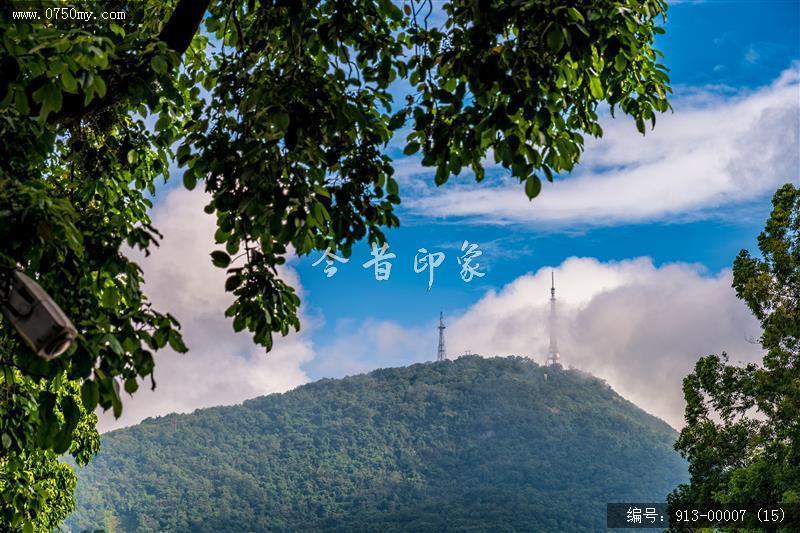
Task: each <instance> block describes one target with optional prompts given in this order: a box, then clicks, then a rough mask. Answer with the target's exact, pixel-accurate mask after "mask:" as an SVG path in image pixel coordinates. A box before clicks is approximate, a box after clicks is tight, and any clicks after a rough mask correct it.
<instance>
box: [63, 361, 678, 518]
mask: <svg viewBox="0 0 800 533" xmlns="http://www.w3.org/2000/svg"><path fill="white" fill-rule="evenodd" d="M545 374H547V377H546V378H545ZM676 436H677V433H676V432H675V430H673V429H672V428H671V427H669V426H668V425H667V424H666V423H664V422H662V421H661V420H659V419H657V418H655V417H652V416H650V415H648V414H647V413H645V412H643V411H642V410H640V409H638V408H637V407H636V406H635V405H633V404H631V403H630V402H628V401H626V400H624V399H623V398H622V397H620V396H619V395H617V394H616V393H615V392H614V391H613V390H611V388H610V387H609V386H608V385H607V384H606V383H605V382H603V381H601V380H599V379H597V378H594V377H592V376H590V375H587V374H583V373H581V372H578V371H575V370H558V369H554V368H552V367H549V368H546V367H541V366H538V365H537V364H536V363H534V362H532V361H530V360H529V359H525V358H517V357H511V358H492V359H487V358H481V357H478V356H464V357H461V358H459V359H457V360H455V361H444V362H441V363H424V364H416V365H413V366H410V367H406V368H391V369H385V370H377V371H375V372H372V373H370V374H366V375H360V376H354V377H349V378H345V379H341V380H331V379H324V380H321V381H318V382H316V383H312V384H309V385H305V386H302V387H300V388H298V389H295V390H293V391H291V392H288V393H285V394H274V395H270V396H265V397H262V398H257V399H254V400H250V401H247V402H245V403H244V404H243V405H239V406H232V407H218V408H212V409H204V410H199V411H196V412H194V413H193V414H188V415H169V416H165V417H160V418H157V419H148V420H145V421H144V422H143V423H141V424H140V425H138V426H134V427H131V428H126V429H122V430H118V431H114V432H111V433H108V434H105V435H104V436H103V439H104V446H103V449H102V450H101V451H100V453H99V454H98V456H97V457H96V459H95V460H94V461H93V462H92V463H90V465H89V466H87V467H86V468H83V469H80V470H79V482H78V489H77V492H76V494H77V505H78V507H77V512H76V514H75V516H74V517H72V518H71V519H70V520H69V521H68V522H67V524H68V525H70V526H72V527H73V531H82V530H84V529H90V530H91V529H93V528H96V527H100V528H102V527H104V524H105V523H106V521H108V520H110V521H112V523H115V524H118V531H126V532H145V531H153V532H154V531H194V532H204V531H208V532H212V531H213V532H217V531H230V532H238V531H310V530H337V531H376V532H377V531H421V530H426V531H444V530H453V531H586V530H598V529H603V528H605V520H606V503H607V502H611V501H664V498H665V497H666V495H667V493H668V492H669V491H670V490H671V489H672V488H673V487H674V486H676V485H677V484H678V483H680V482H682V481H685V480H686V465H685V463H684V462H683V461H682V460H681V458H680V457H679V456H678V454H677V453H676V452H675V451H674V450H673V449H672V443H673V442H674V440H675V438H676Z"/></svg>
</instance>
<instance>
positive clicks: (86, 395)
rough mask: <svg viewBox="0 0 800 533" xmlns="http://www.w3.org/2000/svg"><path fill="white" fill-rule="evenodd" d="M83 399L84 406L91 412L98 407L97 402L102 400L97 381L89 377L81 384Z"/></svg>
mask: <svg viewBox="0 0 800 533" xmlns="http://www.w3.org/2000/svg"><path fill="white" fill-rule="evenodd" d="M81 401H82V402H83V408H84V409H86V410H87V411H89V412H92V411H94V410H95V408H96V407H97V403H98V402H99V401H100V389H99V388H98V386H97V382H95V381H94V380H91V379H87V380H86V381H84V382H83V385H81Z"/></svg>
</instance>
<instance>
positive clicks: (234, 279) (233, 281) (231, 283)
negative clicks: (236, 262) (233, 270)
mask: <svg viewBox="0 0 800 533" xmlns="http://www.w3.org/2000/svg"><path fill="white" fill-rule="evenodd" d="M241 284H242V276H240V275H239V274H234V275H233V276H230V277H228V279H226V280H225V290H226V291H228V292H233V291H235V290H236V288H237V287H239V285H241Z"/></svg>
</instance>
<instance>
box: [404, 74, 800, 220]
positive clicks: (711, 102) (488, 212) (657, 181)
mask: <svg viewBox="0 0 800 533" xmlns="http://www.w3.org/2000/svg"><path fill="white" fill-rule="evenodd" d="M799 81H800V67H798V66H797V65H794V66H793V67H792V68H790V69H789V70H787V71H785V72H784V73H783V74H782V75H781V76H780V78H779V79H777V80H776V81H775V82H774V83H772V84H771V85H769V86H768V87H764V88H762V89H760V90H758V91H755V92H750V93H745V92H742V93H740V94H738V95H734V96H729V95H728V96H726V94H727V91H718V90H716V88H707V89H706V90H705V91H697V90H693V91H687V93H686V94H685V95H684V96H683V97H679V98H676V99H675V101H674V102H673V105H674V107H675V112H674V114H670V113H667V114H664V115H659V116H658V123H657V125H656V128H655V130H653V131H648V133H647V135H646V136H641V135H639V134H638V132H636V130H635V128H634V127H633V124H632V122H631V120H630V119H628V118H622V117H621V116H619V115H618V118H617V119H611V118H608V119H605V120H603V128H604V131H605V134H604V136H603V138H602V139H600V140H588V141H587V147H586V148H587V149H586V152H585V153H584V154H583V157H582V163H581V165H579V166H578V167H577V168H576V171H575V173H574V175H573V176H571V177H567V178H563V179H557V180H556V182H555V183H553V184H545V187H543V190H542V193H541V195H540V197H539V198H537V199H536V200H534V201H533V202H529V201H528V200H527V198H526V197H525V195H524V191H523V188H522V186H521V185H520V184H519V183H518V182H516V180H510V179H503V178H500V179H487V180H485V181H484V182H483V183H482V184H476V183H474V181H473V180H455V181H454V182H453V183H448V184H447V185H446V186H444V187H441V188H434V187H432V186H431V185H430V182H431V181H432V180H429V179H427V178H426V179H424V180H422V179H419V176H420V175H421V174H422V173H423V172H424V173H425V175H426V176H427V174H428V171H427V170H423V169H421V167H419V166H418V163H417V165H414V164H413V163H411V162H406V163H404V164H402V165H400V166H399V168H398V176H399V177H401V178H403V184H404V186H405V187H404V191H409V192H411V193H412V197H411V198H408V199H407V200H406V202H405V203H404V205H405V206H407V207H408V208H409V209H410V210H411V211H412V212H413V213H416V214H422V215H425V216H435V217H468V218H467V219H466V221H467V222H470V223H486V222H490V223H503V222H520V223H531V222H537V223H551V224H559V225H566V224H585V225H613V224H620V223H629V222H642V221H654V220H665V219H669V220H674V219H675V218H676V217H677V218H690V217H692V218H693V217H708V216H720V213H719V212H718V211H715V210H717V209H718V208H720V207H723V206H725V207H726V209H729V208H730V207H731V206H736V205H738V204H742V203H746V202H749V201H753V200H756V199H759V198H763V197H764V196H765V195H767V194H769V193H770V192H771V191H773V190H774V189H776V188H777V187H778V186H779V185H780V184H782V183H785V182H787V181H797V180H798V179H800V141H798V130H800V85H799V84H798V82H799ZM415 176H416V178H415Z"/></svg>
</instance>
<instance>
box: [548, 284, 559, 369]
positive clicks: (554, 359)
mask: <svg viewBox="0 0 800 533" xmlns="http://www.w3.org/2000/svg"><path fill="white" fill-rule="evenodd" d="M560 364H561V354H559V353H558V343H557V341H556V280H555V274H554V273H553V272H550V347H549V348H548V349H547V359H546V360H545V365H546V366H551V365H560Z"/></svg>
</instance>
